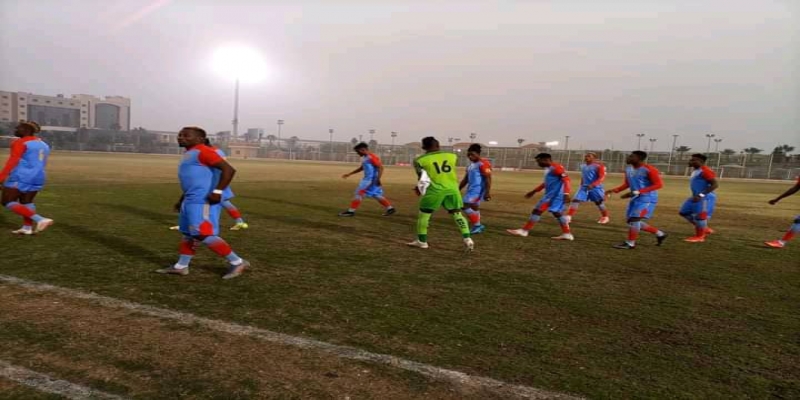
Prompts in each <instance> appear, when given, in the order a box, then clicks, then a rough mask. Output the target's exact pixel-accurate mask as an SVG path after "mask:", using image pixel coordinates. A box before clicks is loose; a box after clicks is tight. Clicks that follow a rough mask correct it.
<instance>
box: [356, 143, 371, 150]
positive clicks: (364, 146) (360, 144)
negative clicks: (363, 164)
mask: <svg viewBox="0 0 800 400" xmlns="http://www.w3.org/2000/svg"><path fill="white" fill-rule="evenodd" d="M368 148H369V145H368V144H366V143H364V142H361V143H359V144H357V145H355V147H353V150H358V149H368Z"/></svg>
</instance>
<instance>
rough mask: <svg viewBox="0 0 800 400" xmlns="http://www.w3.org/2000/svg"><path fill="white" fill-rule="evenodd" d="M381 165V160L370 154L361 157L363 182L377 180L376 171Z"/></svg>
mask: <svg viewBox="0 0 800 400" xmlns="http://www.w3.org/2000/svg"><path fill="white" fill-rule="evenodd" d="M382 166H383V164H382V163H381V159H380V158H379V157H378V156H376V155H375V154H372V153H367V154H366V155H365V156H363V157H361V167H362V168H363V169H364V180H365V181H374V180H375V179H378V171H379V169H380V167H382Z"/></svg>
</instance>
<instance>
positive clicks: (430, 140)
mask: <svg viewBox="0 0 800 400" xmlns="http://www.w3.org/2000/svg"><path fill="white" fill-rule="evenodd" d="M438 145H439V141H438V140H436V138H435V137H433V136H427V137H424V138H422V149H423V150H428V149H430V148H433V147H435V146H438Z"/></svg>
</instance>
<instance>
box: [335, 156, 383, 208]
mask: <svg viewBox="0 0 800 400" xmlns="http://www.w3.org/2000/svg"><path fill="white" fill-rule="evenodd" d="M353 150H355V151H356V153H357V154H358V155H359V156H361V166H360V167H358V168H356V169H355V170H353V172H350V173H347V174H344V175H342V179H347V178H348V177H350V176H351V175H355V174H357V173H359V172H361V171H364V178H362V179H361V183H359V184H358V187H357V188H356V194H355V196H354V197H353V201H351V202H350V208H348V209H347V211H342V212H340V213H339V216H340V217H354V216H355V215H356V210H358V207H359V206H360V205H361V201H363V200H364V197H372V198H374V199H375V200H377V201H378V203H380V204H381V205H382V206H383V207H384V208H385V210H386V211H384V213H383V215H384V216H389V215H392V214H394V213H395V211H396V210H395V209H394V207H392V203H390V202H389V200H387V199H386V197H384V196H383V187H382V186H381V178H382V177H383V163H381V159H380V158H378V156H377V155H375V154H374V153H371V152H370V151H369V146H367V144H366V143H364V142H361V143H359V144H357V145H356V146H355V147H353Z"/></svg>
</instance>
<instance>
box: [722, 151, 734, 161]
mask: <svg viewBox="0 0 800 400" xmlns="http://www.w3.org/2000/svg"><path fill="white" fill-rule="evenodd" d="M734 154H736V150H734V149H725V150H722V155H724V156H725V159H726V160H728V161H729V162H730V160H731V156H732V155H734Z"/></svg>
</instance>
